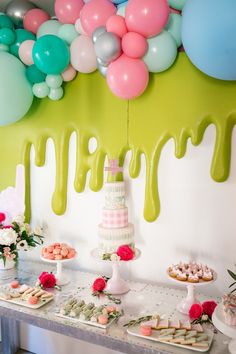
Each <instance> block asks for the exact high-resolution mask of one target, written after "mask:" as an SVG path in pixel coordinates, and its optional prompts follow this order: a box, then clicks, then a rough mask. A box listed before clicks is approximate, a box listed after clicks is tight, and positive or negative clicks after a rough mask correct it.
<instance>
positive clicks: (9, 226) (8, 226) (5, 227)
mask: <svg viewBox="0 0 236 354" xmlns="http://www.w3.org/2000/svg"><path fill="white" fill-rule="evenodd" d="M11 228H12V225H6V226H4V229H11Z"/></svg>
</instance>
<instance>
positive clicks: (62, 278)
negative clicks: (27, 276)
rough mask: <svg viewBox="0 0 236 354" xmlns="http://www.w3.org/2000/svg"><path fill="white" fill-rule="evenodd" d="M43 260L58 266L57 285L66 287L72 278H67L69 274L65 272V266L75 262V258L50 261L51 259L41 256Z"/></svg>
mask: <svg viewBox="0 0 236 354" xmlns="http://www.w3.org/2000/svg"><path fill="white" fill-rule="evenodd" d="M41 259H42V261H44V262H47V263H51V264H56V266H57V270H56V274H55V277H56V279H57V285H59V286H62V285H66V284H68V283H69V282H70V278H69V277H68V276H67V274H66V273H65V272H64V270H63V264H64V263H68V262H71V261H73V260H74V259H75V257H73V258H70V259H61V260H50V259H46V258H43V257H42V256H41Z"/></svg>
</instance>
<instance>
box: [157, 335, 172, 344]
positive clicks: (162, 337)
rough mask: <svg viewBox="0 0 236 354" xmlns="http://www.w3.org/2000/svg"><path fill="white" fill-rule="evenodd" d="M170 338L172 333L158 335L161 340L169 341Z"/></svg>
mask: <svg viewBox="0 0 236 354" xmlns="http://www.w3.org/2000/svg"><path fill="white" fill-rule="evenodd" d="M171 339H173V335H163V336H159V337H158V340H159V341H161V342H169V341H171Z"/></svg>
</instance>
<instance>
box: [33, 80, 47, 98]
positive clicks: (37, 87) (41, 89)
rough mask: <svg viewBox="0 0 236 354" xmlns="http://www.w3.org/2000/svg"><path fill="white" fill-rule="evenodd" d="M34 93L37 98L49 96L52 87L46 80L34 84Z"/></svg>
mask: <svg viewBox="0 0 236 354" xmlns="http://www.w3.org/2000/svg"><path fill="white" fill-rule="evenodd" d="M32 90H33V94H34V95H35V97H37V98H45V97H47V96H48V94H49V92H50V89H49V87H48V85H47V84H46V82H40V83H38V84H34V86H33V88H32Z"/></svg>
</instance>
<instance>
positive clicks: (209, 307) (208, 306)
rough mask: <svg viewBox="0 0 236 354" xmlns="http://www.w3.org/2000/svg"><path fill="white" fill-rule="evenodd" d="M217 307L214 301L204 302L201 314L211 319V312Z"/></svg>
mask: <svg viewBox="0 0 236 354" xmlns="http://www.w3.org/2000/svg"><path fill="white" fill-rule="evenodd" d="M216 306H217V303H216V302H215V301H205V302H203V304H202V308H203V312H204V313H205V314H206V315H208V316H209V317H211V316H212V315H213V312H214V310H215V308H216Z"/></svg>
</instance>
